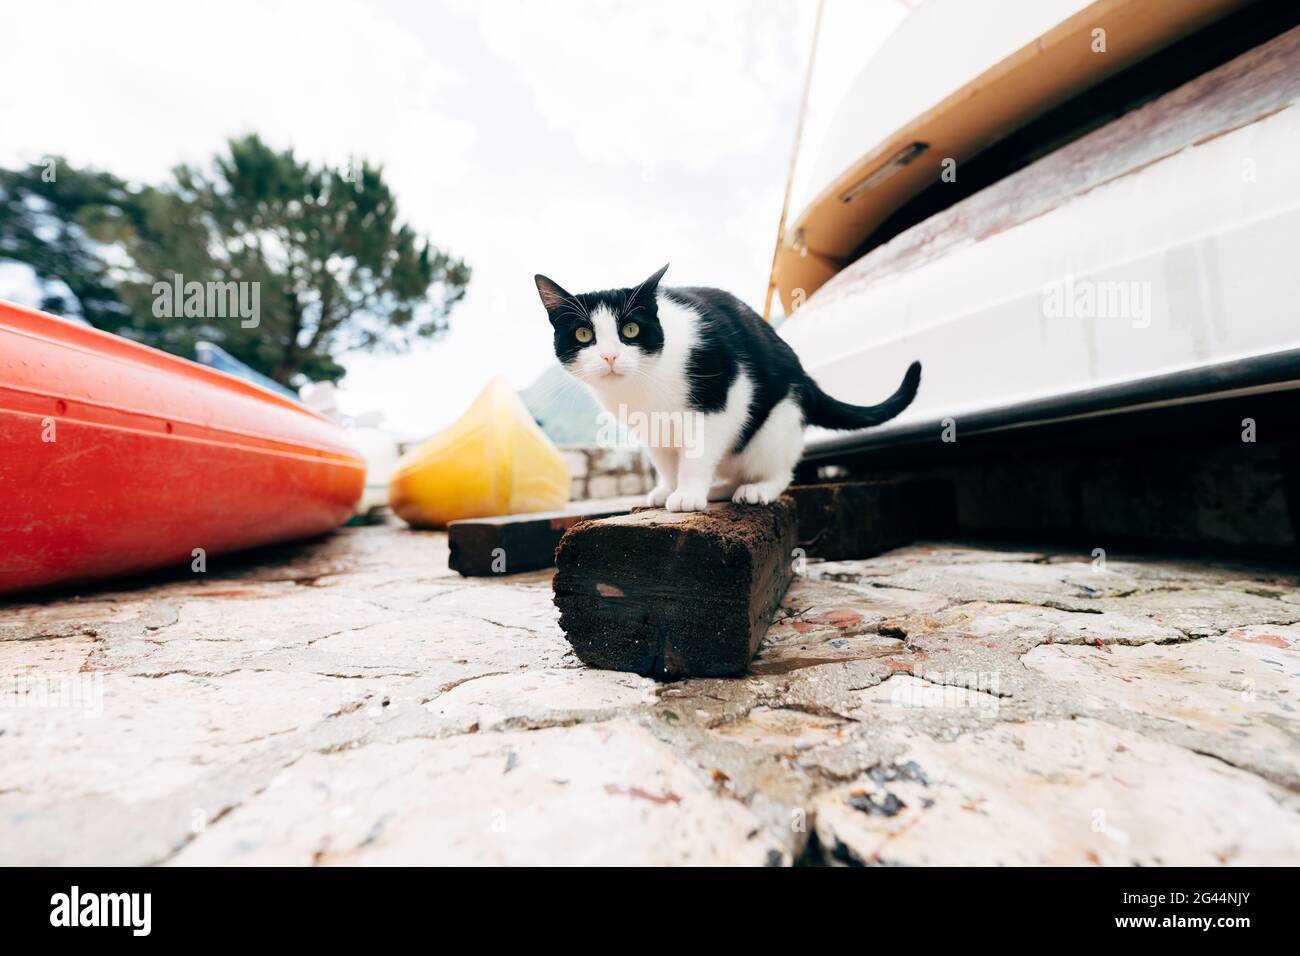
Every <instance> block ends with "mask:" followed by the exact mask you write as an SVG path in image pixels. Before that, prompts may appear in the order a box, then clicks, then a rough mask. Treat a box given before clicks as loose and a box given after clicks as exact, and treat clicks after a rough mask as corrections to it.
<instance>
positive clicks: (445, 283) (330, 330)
mask: <svg viewBox="0 0 1300 956" xmlns="http://www.w3.org/2000/svg"><path fill="white" fill-rule="evenodd" d="M44 168H45V167H42V166H31V167H28V168H27V169H25V170H19V171H13V172H11V171H8V170H0V259H12V260H16V261H19V262H25V263H27V264H29V265H31V266H32V268H33V269H34V270H35V271H36V275H37V278H38V279H39V280H40V281H41V282H42V283H43V284H44V285H45V287H46V289H47V290H49V292H48V294H47V298H46V301H45V305H44V306H43V307H45V308H47V309H50V310H51V311H55V312H60V313H64V314H67V313H68V312H78V313H80V314H81V315H82V316H83V317H84V318H85V319H86V320H87V321H89V322H90V323H91V324H92V325H95V326H98V327H100V328H104V329H108V330H110V331H114V332H118V333H120V334H122V335H126V336H128V337H130V338H133V339H136V340H138V341H142V342H145V343H147V344H149V345H154V346H157V347H158V348H162V349H165V350H167V351H169V352H175V353H177V354H180V355H187V356H188V355H192V354H193V346H194V343H195V342H196V341H198V340H201V339H206V340H208V341H213V342H216V343H218V344H219V345H221V346H222V347H223V348H225V349H226V350H227V351H229V352H230V353H231V354H233V355H234V356H236V357H237V358H239V359H240V360H242V361H244V362H246V363H248V364H249V365H251V366H252V367H253V368H255V369H257V370H258V371H260V372H263V373H264V374H266V375H269V376H271V377H272V378H274V379H275V380H276V381H278V382H281V383H283V384H291V383H292V382H293V380H294V379H295V378H296V377H297V376H298V375H300V374H301V375H305V376H307V377H308V378H310V379H313V380H317V381H321V380H330V381H336V380H337V379H339V378H340V377H342V375H343V368H342V366H340V365H339V364H338V362H337V361H336V359H335V356H337V355H339V354H340V353H342V352H344V351H347V350H349V349H368V350H374V349H381V350H401V349H404V348H406V347H408V346H409V345H410V343H411V342H412V341H413V340H415V339H417V338H420V337H429V336H434V335H436V334H438V333H439V332H441V331H443V330H444V329H445V328H446V325H447V318H448V315H449V313H450V311H451V309H452V307H453V306H454V305H455V304H456V303H457V302H459V301H460V299H461V298H463V296H464V294H465V288H466V286H467V285H468V282H469V278H470V270H469V267H468V266H466V265H465V263H464V262H463V261H462V260H460V259H456V258H453V257H452V256H450V255H448V254H447V253H446V252H443V251H441V250H439V249H437V248H435V247H433V246H432V245H430V244H429V243H428V242H427V241H425V240H423V239H421V238H420V237H418V236H417V235H416V234H415V233H414V232H413V231H412V230H411V228H410V227H409V226H407V225H405V224H403V223H401V222H400V221H399V219H398V214H397V204H396V201H395V199H394V197H393V194H392V192H391V190H390V189H389V188H388V185H387V184H386V183H385V182H384V178H383V173H382V170H381V169H379V168H376V167H373V166H370V165H369V164H362V165H360V166H358V167H356V168H355V169H332V168H328V167H324V166H314V165H312V164H310V163H307V162H303V161H300V160H298V159H297V158H295V157H294V155H293V153H292V151H291V150H285V151H283V152H277V151H276V150H273V149H271V148H270V147H269V146H267V145H266V144H264V143H263V142H262V141H261V140H260V139H259V138H258V137H257V136H248V137H245V138H243V139H239V140H234V141H232V142H231V143H230V144H229V152H228V154H227V155H223V156H219V157H217V158H216V159H215V160H214V161H213V163H212V164H211V167H210V168H207V169H204V168H195V167H191V166H180V167H178V168H177V169H175V170H174V172H173V180H172V181H171V182H169V183H167V184H165V185H162V186H156V187H149V186H143V187H131V186H128V185H127V184H125V183H123V182H122V181H121V180H118V179H117V178H115V177H113V176H111V175H109V174H107V173H103V172H97V171H93V170H75V169H70V168H68V167H67V166H66V165H65V164H63V163H59V164H58V165H57V181H56V182H44V181H42V177H41V173H42V171H43V170H44ZM177 275H180V276H183V282H184V283H186V284H188V283H191V282H199V283H211V282H217V283H228V282H234V283H257V286H256V289H257V292H258V297H257V298H258V302H259V310H258V313H259V314H258V322H257V326H256V327H255V328H247V327H245V324H246V323H245V321H244V319H243V317H242V316H240V315H237V314H230V315H221V314H217V313H216V312H214V311H213V310H211V309H209V310H207V311H206V312H204V313H203V314H201V315H190V316H188V317H187V316H185V315H183V314H179V313H180V309H179V304H177V308H176V310H175V311H174V312H172V313H171V314H170V315H169V314H167V310H166V309H161V310H160V309H159V307H158V306H159V298H160V297H159V289H161V288H163V286H159V285H158V284H159V283H163V284H164V286H171V285H173V284H174V283H175V282H176V281H177V279H176V277H177ZM65 287H66V290H67V292H68V293H70V296H71V298H72V299H73V300H74V302H68V301H67V298H68V296H67V295H65V294H64V293H63V290H64V288H65ZM74 306H75V308H74ZM160 312H161V313H162V314H160Z"/></svg>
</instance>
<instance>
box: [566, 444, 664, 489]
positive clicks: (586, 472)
mask: <svg viewBox="0 0 1300 956" xmlns="http://www.w3.org/2000/svg"><path fill="white" fill-rule="evenodd" d="M560 454H562V455H563V456H564V463H565V465H567V466H568V469H569V477H570V479H571V480H572V484H571V488H570V493H569V497H570V499H571V500H573V501H585V500H586V499H588V498H616V497H618V496H619V495H643V494H645V493H646V492H648V491H649V490H650V489H651V488H653V487H654V483H655V477H654V467H653V466H652V465H651V464H650V459H649V457H648V456H647V455H646V453H645V451H644V450H642V449H639V448H628V447H623V446H620V447H616V448H602V447H599V446H596V445H561V446H560Z"/></svg>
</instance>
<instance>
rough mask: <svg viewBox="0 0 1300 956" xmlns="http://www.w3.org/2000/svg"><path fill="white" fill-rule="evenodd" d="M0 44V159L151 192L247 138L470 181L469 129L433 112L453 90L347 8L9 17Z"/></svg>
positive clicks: (106, 7) (378, 26) (93, 11)
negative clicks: (117, 180) (95, 172)
mask: <svg viewBox="0 0 1300 956" xmlns="http://www.w3.org/2000/svg"><path fill="white" fill-rule="evenodd" d="M5 33H6V35H7V37H8V38H9V39H8V42H7V43H6V49H5V55H4V56H3V57H0V115H3V116H4V117H5V126H6V135H5V137H4V142H3V144H0V161H4V162H9V163H12V162H16V161H19V160H26V161H31V160H35V159H37V158H39V157H40V156H41V155H47V154H56V153H62V154H64V155H66V156H67V158H68V159H69V161H71V162H75V163H77V164H79V165H95V166H98V167H100V168H105V169H110V170H112V171H113V172H116V173H118V174H119V175H123V176H127V177H132V178H138V179H147V180H157V179H159V178H161V177H163V176H164V175H165V174H166V173H167V171H168V170H170V169H171V167H172V166H173V165H175V164H176V163H177V162H179V161H181V160H186V161H190V162H204V161H206V160H207V159H208V158H210V157H211V156H212V155H213V153H214V152H216V151H217V150H218V149H219V148H220V147H221V146H222V144H223V143H224V141H225V140H226V139H228V138H229V137H231V136H234V135H239V134H241V133H245V132H252V131H261V132H263V133H264V134H265V135H267V138H268V139H269V140H271V141H272V143H273V144H274V145H277V146H284V145H289V144H292V145H293V146H294V147H295V149H296V150H297V151H298V152H299V153H300V154H302V155H304V156H309V157H311V158H313V159H316V160H330V161H332V162H338V163H341V162H343V161H344V160H346V158H347V157H348V156H349V155H350V154H356V155H359V156H372V157H382V158H384V159H386V160H388V162H389V163H390V165H391V166H393V167H394V171H395V172H396V171H398V170H397V169H396V167H400V166H407V165H409V166H410V167H411V172H414V171H415V169H416V168H417V167H416V166H415V164H417V163H418V164H419V165H418V170H419V172H420V174H421V175H423V176H425V177H433V178H436V179H438V180H439V181H440V182H442V183H444V184H446V183H448V182H453V181H457V180H459V179H461V178H462V177H463V176H464V175H465V173H466V172H467V170H468V168H469V165H468V157H469V153H470V150H471V149H472V147H473V142H474V132H473V129H472V127H471V126H470V125H469V124H467V123H465V122H463V121H460V120H457V119H453V118H452V117H450V116H449V115H447V113H446V112H445V110H444V109H443V103H444V102H445V101H446V100H447V98H448V97H449V96H450V95H451V94H452V93H454V92H455V89H456V86H457V83H458V78H457V76H456V75H455V74H454V73H453V72H452V71H450V70H449V69H447V68H446V67H445V66H441V65H439V64H438V63H437V62H435V61H434V60H433V59H431V58H430V57H429V56H428V54H427V53H426V51H425V50H424V48H423V46H422V45H421V43H420V42H419V40H418V39H417V38H416V37H415V36H414V35H412V34H411V33H409V32H407V31H405V30H403V29H402V28H401V27H399V26H398V25H397V24H396V23H393V22H391V21H388V20H385V19H384V18H382V17H381V16H379V15H378V14H376V13H375V12H373V11H372V10H370V9H368V8H367V7H365V6H364V5H362V4H361V3H357V2H353V0H316V2H313V3H308V4H293V3H284V2H277V3H258V2H255V0H228V2H223V3H220V4H207V3H192V4H191V3H174V2H158V0H149V2H137V3H132V4H130V5H127V6H124V5H120V4H112V3H98V2H94V0H85V2H68V3H33V4H15V5H11V6H10V8H9V9H7V10H6V12H5ZM402 171H403V172H405V170H402Z"/></svg>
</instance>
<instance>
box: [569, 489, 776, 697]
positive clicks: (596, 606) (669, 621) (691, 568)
mask: <svg viewBox="0 0 1300 956" xmlns="http://www.w3.org/2000/svg"><path fill="white" fill-rule="evenodd" d="M795 522H796V516H795V504H794V502H793V501H792V500H791V499H789V498H785V497H783V498H781V499H780V500H778V501H777V502H775V503H774V504H771V505H763V506H754V505H733V504H715V505H710V506H709V509H708V510H707V511H702V512H695V513H689V514H673V513H669V512H667V511H661V510H659V509H653V510H650V509H647V510H643V511H636V512H633V513H632V514H629V515H622V516H619V517H614V518H606V519H603V520H600V521H583V522H580V523H579V524H576V525H574V526H573V527H572V528H571V529H570V530H569V531H568V532H567V533H566V534H565V536H564V538H563V540H562V541H561V542H560V546H559V548H558V549H557V551H556V568H557V572H556V575H555V581H554V588H555V605H556V607H558V608H559V610H560V626H561V628H563V629H564V632H565V635H566V636H567V637H568V639H569V643H570V644H572V645H573V649H574V651H575V652H576V653H577V655H578V657H579V658H580V659H581V660H582V661H583V662H584V663H586V664H588V665H590V666H592V667H599V668H603V669H606V670H622V671H632V672H634V673H637V674H644V675H649V676H653V677H657V678H671V677H686V676H724V675H728V674H738V673H741V672H743V671H744V670H745V669H746V668H747V667H748V666H749V661H750V659H751V658H752V657H753V656H754V653H755V651H757V650H758V645H759V643H760V642H761V641H762V639H763V635H764V634H765V633H766V632H767V627H768V625H769V624H770V623H771V621H772V617H773V615H774V614H775V613H776V609H777V607H778V606H779V605H780V603H781V599H782V597H784V595H785V590H786V588H787V587H788V586H789V584H790V580H791V578H792V577H793V574H794V568H793V565H794V559H795V555H794V548H795V542H796V529H795Z"/></svg>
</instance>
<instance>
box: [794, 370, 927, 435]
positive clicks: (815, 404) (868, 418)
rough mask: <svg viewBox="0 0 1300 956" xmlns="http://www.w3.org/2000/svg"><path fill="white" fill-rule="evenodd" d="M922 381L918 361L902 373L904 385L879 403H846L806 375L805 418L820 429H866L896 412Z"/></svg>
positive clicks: (908, 402) (903, 405)
mask: <svg viewBox="0 0 1300 956" xmlns="http://www.w3.org/2000/svg"><path fill="white" fill-rule="evenodd" d="M920 384H921V363H920V362H913V363H912V364H911V365H909V366H908V368H907V374H906V375H904V376H903V384H902V385H900V386H898V391H896V392H894V394H893V395H890V396H889V397H888V398H887V399H885V400H884V401H883V402H881V403H880V404H879V405H849V404H847V403H845V402H841V401H837V400H836V399H833V398H831V397H830V396H829V395H827V394H826V393H825V392H823V391H822V390H821V389H820V388H818V387H817V383H816V382H814V381H813V380H812V379H811V378H808V377H807V376H805V377H804V382H803V390H802V392H803V402H802V404H803V415H804V421H806V422H807V423H808V424H809V425H816V426H818V427H819V428H836V429H851V428H869V427H870V426H872V425H879V424H882V423H883V422H887V421H889V420H890V419H891V418H893V417H894V416H895V415H897V414H899V413H900V412H901V411H902V410H903V409H905V408H907V406H908V405H911V404H912V399H914V398H916V389H917V387H918V386H919V385H920Z"/></svg>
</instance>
